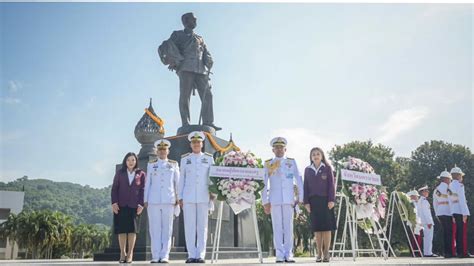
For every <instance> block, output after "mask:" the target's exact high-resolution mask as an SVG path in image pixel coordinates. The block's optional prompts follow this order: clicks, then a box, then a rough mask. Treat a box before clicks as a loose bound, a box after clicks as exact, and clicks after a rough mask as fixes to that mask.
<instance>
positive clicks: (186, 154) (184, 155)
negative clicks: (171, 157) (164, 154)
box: [181, 152, 190, 158]
mask: <svg viewBox="0 0 474 266" xmlns="http://www.w3.org/2000/svg"><path fill="white" fill-rule="evenodd" d="M189 154H190V152H188V153H185V154H183V155H181V158H183V157H186V156H188V155H189Z"/></svg>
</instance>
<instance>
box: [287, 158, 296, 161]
mask: <svg viewBox="0 0 474 266" xmlns="http://www.w3.org/2000/svg"><path fill="white" fill-rule="evenodd" d="M286 159H287V160H292V161H294V160H295V159H294V158H290V157H286Z"/></svg>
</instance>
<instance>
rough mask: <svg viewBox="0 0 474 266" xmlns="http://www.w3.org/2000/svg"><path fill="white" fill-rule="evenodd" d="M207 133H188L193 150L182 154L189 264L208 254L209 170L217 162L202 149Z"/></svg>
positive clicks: (181, 188) (181, 182)
mask: <svg viewBox="0 0 474 266" xmlns="http://www.w3.org/2000/svg"><path fill="white" fill-rule="evenodd" d="M205 138H206V137H205V135H204V133H203V132H201V131H194V132H191V133H190V134H189V135H188V140H189V141H190V142H191V149H192V153H187V154H184V155H183V156H182V157H181V163H180V166H181V176H180V179H179V188H178V197H179V204H180V205H181V206H182V208H183V215H184V232H185V238H186V248H187V250H188V259H187V260H186V263H204V262H205V261H204V258H205V255H206V241H207V222H208V211H209V201H210V200H211V199H212V197H211V195H210V194H209V182H210V180H209V169H210V167H211V165H213V164H214V159H213V157H212V155H211V154H209V153H203V152H201V150H202V147H203V141H204V139H205Z"/></svg>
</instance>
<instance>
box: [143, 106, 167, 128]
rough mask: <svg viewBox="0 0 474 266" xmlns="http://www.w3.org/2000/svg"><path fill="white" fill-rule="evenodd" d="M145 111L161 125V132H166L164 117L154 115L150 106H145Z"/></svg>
mask: <svg viewBox="0 0 474 266" xmlns="http://www.w3.org/2000/svg"><path fill="white" fill-rule="evenodd" d="M145 113H146V114H147V115H148V116H149V117H150V118H151V120H153V121H155V122H156V123H157V124H158V126H160V131H159V132H160V134H165V128H164V127H163V125H164V124H165V121H163V119H161V118H159V117H158V116H156V115H154V114H153V113H152V112H150V110H148V108H145Z"/></svg>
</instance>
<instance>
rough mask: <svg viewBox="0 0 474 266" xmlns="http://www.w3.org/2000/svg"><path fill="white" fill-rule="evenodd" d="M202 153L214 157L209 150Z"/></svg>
mask: <svg viewBox="0 0 474 266" xmlns="http://www.w3.org/2000/svg"><path fill="white" fill-rule="evenodd" d="M204 154H205V155H208V156H211V157H214V156H212V154H210V153H209V152H205V153H204Z"/></svg>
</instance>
